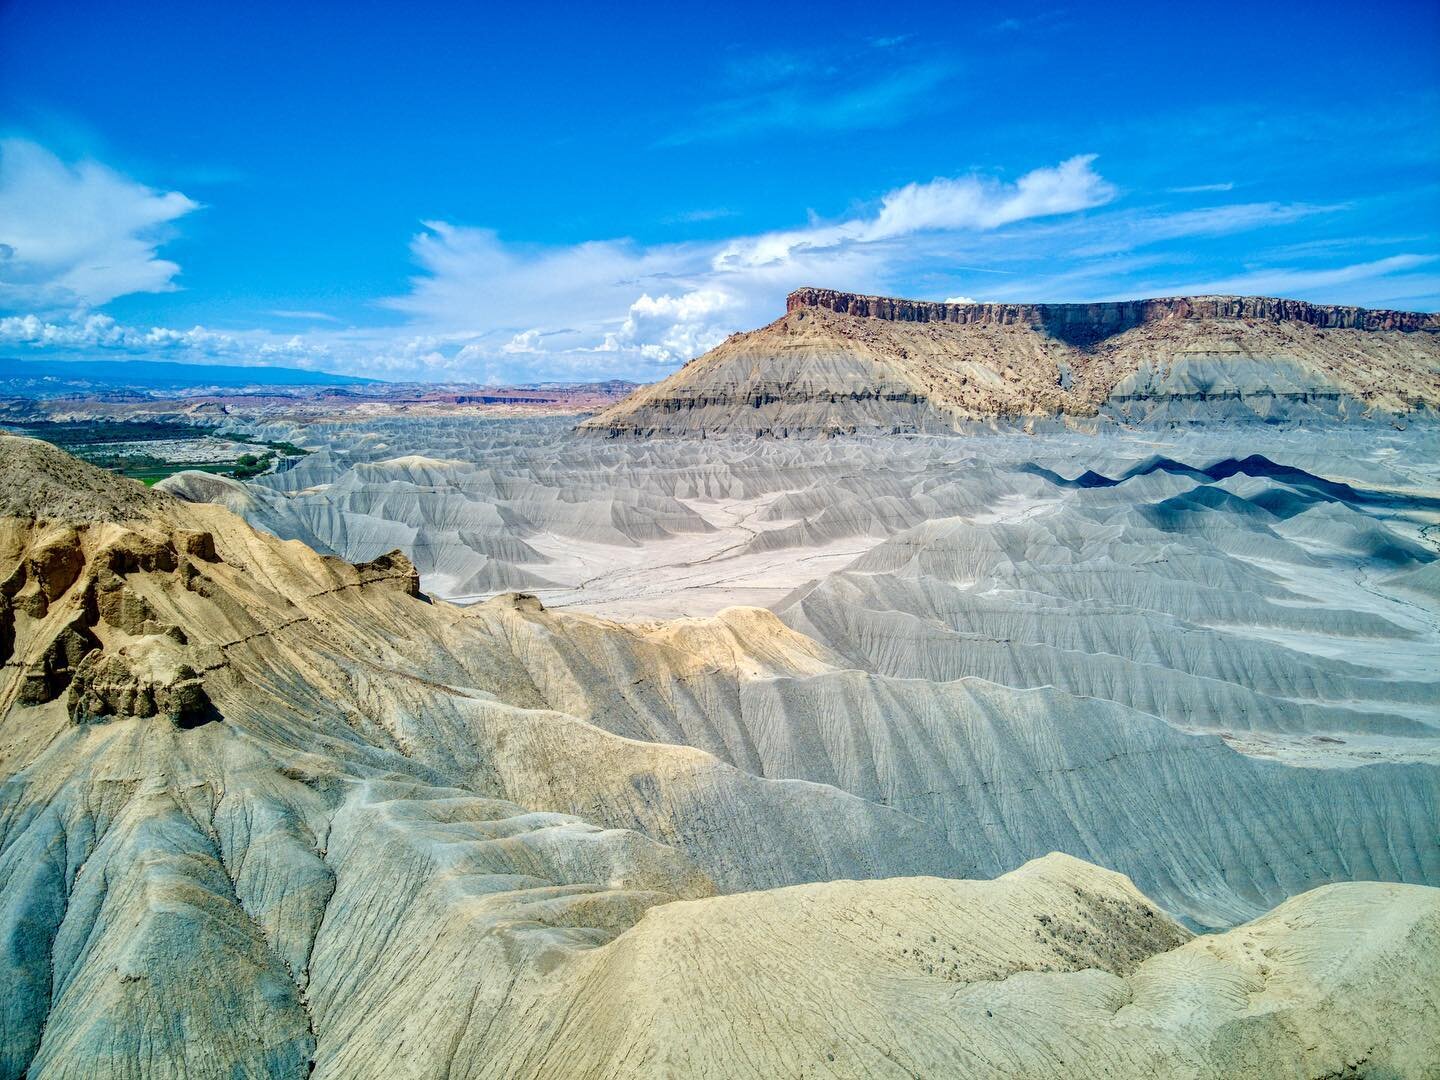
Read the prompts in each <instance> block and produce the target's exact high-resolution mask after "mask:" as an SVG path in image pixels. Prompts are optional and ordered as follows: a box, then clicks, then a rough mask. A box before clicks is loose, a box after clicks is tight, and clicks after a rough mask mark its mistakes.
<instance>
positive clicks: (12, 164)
mask: <svg viewBox="0 0 1440 1080" xmlns="http://www.w3.org/2000/svg"><path fill="white" fill-rule="evenodd" d="M198 207H199V204H198V203H196V202H194V201H193V200H191V199H189V198H187V197H186V196H184V195H182V194H180V193H179V192H178V191H168V192H166V191H157V190H155V189H154V188H151V187H147V186H146V185H144V184H141V183H137V182H136V181H134V180H131V179H129V178H128V177H125V176H122V175H120V174H119V173H117V172H115V171H114V170H112V169H109V168H107V167H106V166H104V165H101V164H99V163H97V162H94V161H81V162H78V163H76V164H73V165H70V164H66V163H65V162H63V161H61V160H60V158H58V157H56V156H55V155H54V154H52V153H51V152H50V151H49V150H47V149H45V148H44V147H43V146H40V145H38V144H36V143H33V142H29V141H27V140H25V139H3V140H0V310H10V311H16V310H25V309H29V310H32V311H33V310H40V311H59V310H64V309H68V308H73V307H75V306H76V305H83V306H97V305H100V304H104V303H106V302H107V301H110V300H113V299H114V298H115V297H117V296H124V295H126V294H127V293H136V292H168V291H170V290H173V289H174V288H175V287H176V286H175V280H174V279H175V276H176V275H177V274H178V273H179V272H180V267H179V266H178V265H176V264H175V263H173V262H170V261H169V260H167V259H162V258H160V257H159V256H158V251H159V248H160V246H161V245H162V244H163V243H164V242H165V240H166V239H167V238H168V237H169V235H170V230H169V226H170V224H171V223H172V222H174V221H176V220H177V219H179V218H181V217H183V216H185V215H186V214H189V213H191V212H192V211H194V210H196V209H198Z"/></svg>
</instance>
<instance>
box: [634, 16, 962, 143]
mask: <svg viewBox="0 0 1440 1080" xmlns="http://www.w3.org/2000/svg"><path fill="white" fill-rule="evenodd" d="M907 37H908V35H902V36H898V37H889V38H876V39H872V41H871V42H870V43H869V44H870V48H868V49H864V50H862V51H860V52H858V53H849V54H837V53H829V52H826V53H819V52H817V53H798V52H777V53H765V54H761V55H758V56H751V57H746V58H745V59H744V60H742V61H737V62H736V63H734V64H732V65H731V67H730V69H729V72H728V76H727V79H726V85H725V86H724V88H723V89H722V91H721V94H720V96H719V97H718V99H717V100H716V101H714V102H713V103H712V104H710V105H708V106H706V107H704V108H702V109H701V110H700V111H699V112H698V113H697V114H696V115H695V116H693V117H692V118H691V119H690V120H689V121H688V122H687V123H685V124H684V125H682V126H681V127H680V128H679V129H678V130H676V131H673V132H671V133H670V134H669V135H667V136H666V137H665V138H663V139H661V140H660V145H662V146H682V145H686V144H689V143H699V142H710V141H719V140H728V139H739V138H745V137H751V136H756V135H767V134H773V133H775V132H778V131H810V132H837V131H856V130H864V129H867V128H877V127H888V126H891V125H894V124H896V123H898V122H900V120H901V119H902V118H904V117H909V116H914V115H915V113H916V112H917V111H923V110H925V109H926V108H927V107H928V104H927V103H929V102H932V101H933V100H934V95H935V94H936V92H937V91H939V90H940V89H941V87H942V86H944V84H946V83H947V82H949V81H950V80H951V79H952V78H953V77H954V76H955V74H956V71H955V68H954V65H953V64H952V63H950V62H949V61H944V60H935V59H929V60H916V59H914V58H912V57H911V56H910V55H909V53H910V52H911V50H910V49H908V48H904V47H902V46H903V45H904V43H905V41H906V39H907Z"/></svg>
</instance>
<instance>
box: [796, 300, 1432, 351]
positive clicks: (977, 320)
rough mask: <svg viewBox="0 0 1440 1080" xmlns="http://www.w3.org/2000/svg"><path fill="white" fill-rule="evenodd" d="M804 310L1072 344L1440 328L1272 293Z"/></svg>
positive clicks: (1416, 317)
mask: <svg viewBox="0 0 1440 1080" xmlns="http://www.w3.org/2000/svg"><path fill="white" fill-rule="evenodd" d="M804 308H826V309H828V310H830V311H836V312H839V313H840V314H842V315H858V316H861V317H863V318H869V319H884V320H887V321H890V322H911V323H932V322H945V323H973V324H987V325H992V326H996V325H998V326H1031V327H1036V328H1039V329H1043V330H1045V331H1046V332H1048V333H1049V334H1051V336H1053V337H1057V338H1060V339H1062V340H1064V341H1068V342H1071V343H1072V344H1076V343H1083V342H1084V341H1086V340H1098V339H1101V338H1105V337H1109V336H1111V335H1113V334H1119V333H1123V332H1124V331H1126V330H1129V329H1131V328H1133V327H1136V326H1140V325H1143V324H1145V323H1153V322H1161V321H1164V320H1170V319H1250V320H1256V321H1261V320H1263V321H1269V322H1300V323H1307V324H1309V325H1311V326H1317V327H1321V328H1323V329H1335V330H1399V331H1403V332H1406V333H1410V332H1416V331H1428V332H1430V333H1440V313H1434V312H1423V311H1388V310H1372V309H1369V308H1360V307H1341V306H1337V305H1333V304H1311V303H1307V302H1306V301H1304V300H1283V299H1279V298H1276V297H1271V296H1167V297H1161V298H1159V299H1154V300H1122V301H1119V302H1117V303H1108V304H969V303H966V304H944V303H937V302H934V301H930V300H902V299H898V298H896V297H891V296H860V295H857V294H856V293H847V292H838V291H836V290H834V289H814V288H804V289H796V290H795V291H794V292H792V293H791V294H790V295H789V297H787V298H786V301H785V310H786V311H798V310H802V309H804Z"/></svg>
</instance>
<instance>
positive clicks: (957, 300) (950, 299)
mask: <svg viewBox="0 0 1440 1080" xmlns="http://www.w3.org/2000/svg"><path fill="white" fill-rule="evenodd" d="M945 303H947V304H975V303H979V301H977V300H976V299H975V298H974V297H973V296H947V297H946V298H945Z"/></svg>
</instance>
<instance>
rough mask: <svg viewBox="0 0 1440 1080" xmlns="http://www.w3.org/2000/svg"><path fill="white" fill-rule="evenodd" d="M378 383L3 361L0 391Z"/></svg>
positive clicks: (154, 363) (288, 371) (315, 375)
mask: <svg viewBox="0 0 1440 1080" xmlns="http://www.w3.org/2000/svg"><path fill="white" fill-rule="evenodd" d="M379 382H381V380H379V379H365V378H361V377H359V376H357V375H335V374H332V373H331V372H328V371H305V370H302V369H300V368H287V367H245V366H242V365H238V364H176V363H168V362H165V361H160V360H121V361H114V360H21V359H19V358H17V357H0V390H3V391H8V392H11V393H22V394H27V395H37V396H44V395H46V394H47V393H69V392H72V391H74V390H77V389H86V388H96V387H107V388H116V387H133V388H136V389H143V390H178V389H185V388H190V387H228V388H234V387H243V386H354V385H360V384H366V385H375V384H378V383H379Z"/></svg>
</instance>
